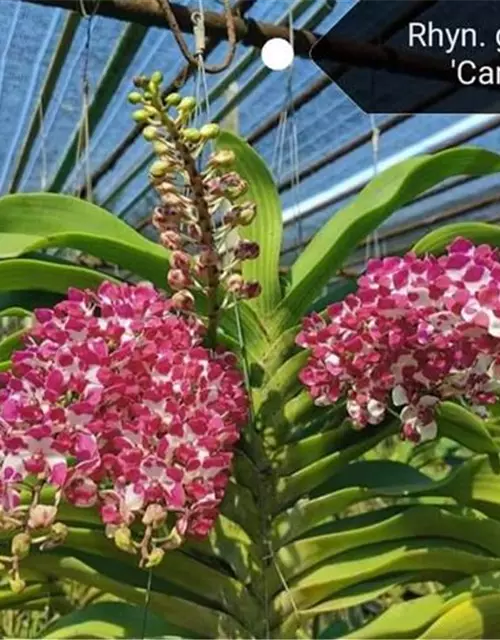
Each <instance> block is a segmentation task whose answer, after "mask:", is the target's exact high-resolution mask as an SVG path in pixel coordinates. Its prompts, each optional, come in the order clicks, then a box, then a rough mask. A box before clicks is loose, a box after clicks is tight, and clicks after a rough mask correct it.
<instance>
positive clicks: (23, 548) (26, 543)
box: [10, 533, 31, 558]
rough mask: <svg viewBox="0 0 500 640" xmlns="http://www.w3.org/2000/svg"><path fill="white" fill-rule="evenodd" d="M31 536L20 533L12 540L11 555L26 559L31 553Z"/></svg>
mask: <svg viewBox="0 0 500 640" xmlns="http://www.w3.org/2000/svg"><path fill="white" fill-rule="evenodd" d="M30 547H31V536H30V534H29V533H18V534H17V535H15V536H14V537H13V538H12V542H11V547H10V549H11V553H12V555H13V556H17V557H18V558H26V556H27V555H28V554H29V552H30Z"/></svg>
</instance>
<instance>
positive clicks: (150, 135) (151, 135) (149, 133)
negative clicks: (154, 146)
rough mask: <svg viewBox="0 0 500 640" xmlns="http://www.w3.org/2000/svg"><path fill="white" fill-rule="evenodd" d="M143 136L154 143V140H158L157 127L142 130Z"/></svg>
mask: <svg viewBox="0 0 500 640" xmlns="http://www.w3.org/2000/svg"><path fill="white" fill-rule="evenodd" d="M142 135H143V136H144V139H145V140H147V141H148V142H153V140H154V139H155V138H156V127H153V126H149V127H144V129H143V130H142Z"/></svg>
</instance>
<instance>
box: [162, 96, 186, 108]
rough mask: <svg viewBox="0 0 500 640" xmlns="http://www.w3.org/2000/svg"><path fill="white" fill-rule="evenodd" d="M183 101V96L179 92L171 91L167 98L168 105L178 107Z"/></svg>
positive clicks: (166, 103)
mask: <svg viewBox="0 0 500 640" xmlns="http://www.w3.org/2000/svg"><path fill="white" fill-rule="evenodd" d="M181 101H182V96H181V95H180V94H178V93H170V94H169V95H168V96H167V97H166V98H165V105H166V106H167V107H177V106H178V105H179V104H180V103H181Z"/></svg>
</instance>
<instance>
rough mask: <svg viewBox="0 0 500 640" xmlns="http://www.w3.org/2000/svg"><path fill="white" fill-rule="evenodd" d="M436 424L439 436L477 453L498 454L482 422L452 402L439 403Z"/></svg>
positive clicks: (496, 447)
mask: <svg viewBox="0 0 500 640" xmlns="http://www.w3.org/2000/svg"><path fill="white" fill-rule="evenodd" d="M436 417H437V423H438V428H439V433H440V435H443V436H445V437H447V438H451V439H452V440H455V441H456V442H459V443H460V444H462V445H464V446H465V447H468V448H469V449H471V450H472V451H475V452H477V453H498V452H499V448H498V446H497V445H496V444H495V441H494V440H493V438H492V437H491V435H490V434H489V433H488V429H487V427H486V424H485V422H484V420H482V419H481V418H480V417H479V416H477V415H475V414H474V413H472V411H469V410H468V409H466V408H465V407H461V406H460V405H458V404H455V403H454V402H441V403H440V404H439V406H438V409H437V412H436Z"/></svg>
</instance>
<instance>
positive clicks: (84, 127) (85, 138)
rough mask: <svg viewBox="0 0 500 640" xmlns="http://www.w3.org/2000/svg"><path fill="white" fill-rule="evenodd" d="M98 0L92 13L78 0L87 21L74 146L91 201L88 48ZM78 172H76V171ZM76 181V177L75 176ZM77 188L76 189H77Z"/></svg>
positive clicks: (81, 0) (89, 47) (86, 191)
mask: <svg viewBox="0 0 500 640" xmlns="http://www.w3.org/2000/svg"><path fill="white" fill-rule="evenodd" d="M99 4H100V0H98V2H96V3H95V4H94V8H93V11H92V13H90V14H89V13H87V11H86V9H85V6H84V4H83V0H80V11H81V14H82V16H83V17H84V18H85V19H86V21H87V30H86V35H85V47H84V52H83V67H82V116H81V120H80V122H81V124H80V129H79V132H78V144H77V148H76V160H75V162H76V164H77V165H78V164H79V163H80V159H81V158H82V157H83V174H84V179H85V193H86V197H87V200H90V201H92V175H91V167H90V122H89V108H90V82H89V62H90V49H91V42H92V28H93V21H94V18H95V16H96V14H97V11H98V9H99ZM77 173H78V172H77ZM77 181H78V178H77ZM77 190H78V189H77Z"/></svg>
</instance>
